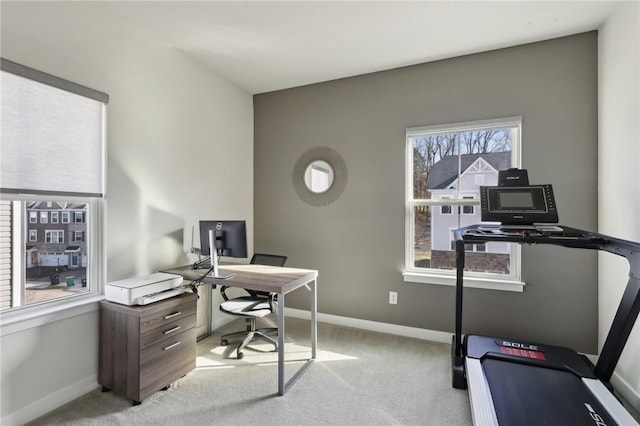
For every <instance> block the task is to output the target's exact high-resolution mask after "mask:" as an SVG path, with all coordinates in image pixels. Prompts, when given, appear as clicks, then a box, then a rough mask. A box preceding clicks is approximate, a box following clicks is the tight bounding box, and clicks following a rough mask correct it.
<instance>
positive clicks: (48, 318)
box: [0, 293, 104, 337]
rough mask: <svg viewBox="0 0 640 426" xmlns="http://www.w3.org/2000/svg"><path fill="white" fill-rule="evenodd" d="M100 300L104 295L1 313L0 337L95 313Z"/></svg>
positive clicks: (91, 295) (88, 296)
mask: <svg viewBox="0 0 640 426" xmlns="http://www.w3.org/2000/svg"><path fill="white" fill-rule="evenodd" d="M101 300H104V295H103V294H95V293H94V294H90V295H87V296H85V297H81V298H77V299H75V300H73V301H65V303H56V304H53V303H52V304H48V305H43V306H37V307H36V306H32V307H25V308H24V309H16V310H14V311H9V312H3V313H2V314H0V337H2V336H5V335H8V334H12V333H17V332H20V331H23V330H28V329H30V328H35V327H40V326H42V325H46V324H50V323H52V322H55V321H60V320H63V319H67V318H71V317H75V316H78V315H82V314H85V313H88V312H92V311H95V310H97V309H98V303H97V302H99V301H101Z"/></svg>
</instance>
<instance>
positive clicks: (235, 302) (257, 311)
mask: <svg viewBox="0 0 640 426" xmlns="http://www.w3.org/2000/svg"><path fill="white" fill-rule="evenodd" d="M220 310H221V311H223V312H227V313H229V314H236V315H242V316H251V317H254V318H262V317H264V316H266V315H269V314H270V313H271V309H270V308H269V302H267V301H266V300H265V301H261V302H257V301H256V299H254V298H252V297H236V298H233V299H231V300H227V301H226V302H222V304H220Z"/></svg>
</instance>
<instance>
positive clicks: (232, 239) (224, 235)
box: [200, 220, 247, 258]
mask: <svg viewBox="0 0 640 426" xmlns="http://www.w3.org/2000/svg"><path fill="white" fill-rule="evenodd" d="M209 230H213V234H214V238H215V245H216V248H217V254H218V256H224V257H241V258H245V257H247V226H246V222H245V221H244V220H201V221H200V250H201V253H202V254H203V255H204V256H210V255H211V249H210V247H209Z"/></svg>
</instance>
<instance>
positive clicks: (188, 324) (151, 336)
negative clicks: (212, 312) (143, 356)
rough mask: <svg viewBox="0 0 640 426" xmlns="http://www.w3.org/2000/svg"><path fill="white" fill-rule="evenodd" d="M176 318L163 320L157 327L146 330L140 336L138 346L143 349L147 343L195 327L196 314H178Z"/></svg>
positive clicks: (152, 342) (159, 340) (158, 340)
mask: <svg viewBox="0 0 640 426" xmlns="http://www.w3.org/2000/svg"><path fill="white" fill-rule="evenodd" d="M176 318H177V319H175V320H171V321H165V322H164V323H162V324H160V326H159V327H156V328H153V329H151V330H147V331H146V332H145V333H143V334H142V335H141V336H140V348H142V349H144V348H146V347H147V346H149V345H152V344H154V343H157V342H161V341H163V340H165V339H168V338H171V337H173V336H176V335H178V334H180V333H183V332H185V331H187V330H188V329H190V328H192V327H195V325H196V315H195V314H190V315H178V316H176Z"/></svg>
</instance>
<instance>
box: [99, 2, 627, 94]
mask: <svg viewBox="0 0 640 426" xmlns="http://www.w3.org/2000/svg"><path fill="white" fill-rule="evenodd" d="M636 1H637V0H636ZM109 6H110V7H111V8H113V10H114V11H116V12H117V13H119V14H121V15H122V16H124V17H125V18H126V19H129V20H131V21H132V22H133V23H134V24H135V25H137V26H138V27H142V28H144V29H147V30H148V31H150V32H152V33H153V34H155V36H157V37H158V38H159V39H160V40H162V41H163V42H164V43H166V44H167V45H170V46H172V47H174V48H176V49H179V50H181V51H183V52H185V53H186V54H188V55H190V56H191V57H193V58H194V59H195V60H197V61H199V62H201V63H202V64H204V65H206V66H207V67H209V68H210V69H212V70H213V71H215V72H216V73H217V74H219V75H221V76H223V77H225V78H226V79H228V80H231V81H233V82H234V83H236V84H237V85H238V86H240V87H242V88H244V89H246V90H247V91H249V92H250V93H252V94H255V93H264V92H269V91H274V90H279V89H284V88H289V87H296V86H301V85H306V84H311V83H317V82H321V81H327V80H333V79H337V78H343V77H349V76H354V75H360V74H366V73H370V72H375V71H382V70H387V69H392V68H397V67H402V66H407V65H413V64H419V63H424V62H429V61H434V60H438V59H444V58H450V57H454V56H460V55H465V54H470V53H477V52H482V51H487V50H492V49H498V48H503V47H508V46H514V45H518V44H523V43H529V42H534V41H540V40H545V39H550V38H555V37H561V36H565V35H570V34H576V33H580V32H585V31H589V30H593V29H597V28H598V27H599V26H600V25H601V24H602V23H603V22H604V20H605V19H606V18H607V16H608V15H609V14H610V13H611V11H612V10H613V9H614V8H615V7H616V6H617V4H616V2H612V1H562V2H561V1H515V0H512V1H410V2H405V1H384V2H381V1H333V2H329V1H305V2H303V1H284V2H272V1H253V2H244V1H188V2H187V1H146V2H138V1H120V2H111V3H110V4H109Z"/></svg>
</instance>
